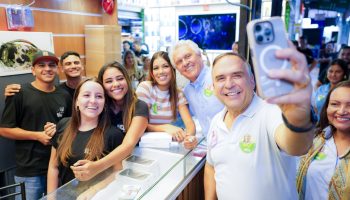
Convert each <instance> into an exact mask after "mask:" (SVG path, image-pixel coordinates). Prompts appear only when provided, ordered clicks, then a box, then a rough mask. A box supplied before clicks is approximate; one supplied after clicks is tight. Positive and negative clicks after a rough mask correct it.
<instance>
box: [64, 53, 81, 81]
mask: <svg viewBox="0 0 350 200" xmlns="http://www.w3.org/2000/svg"><path fill="white" fill-rule="evenodd" d="M83 69H84V67H83V65H82V63H81V60H80V58H79V57H77V56H75V55H69V56H67V57H66V58H65V59H64V60H63V61H62V72H63V73H64V74H65V75H66V77H67V78H75V77H80V76H81V75H82V72H83Z"/></svg>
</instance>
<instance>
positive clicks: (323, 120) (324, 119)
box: [316, 80, 350, 135]
mask: <svg viewBox="0 0 350 200" xmlns="http://www.w3.org/2000/svg"><path fill="white" fill-rule="evenodd" d="M341 87H345V88H350V81H349V80H347V81H343V82H340V83H338V84H337V85H336V86H335V87H334V88H332V89H331V90H330V91H329V92H328V95H327V97H326V100H325V102H324V104H323V107H322V109H321V113H320V120H319V121H318V124H317V126H316V135H319V134H321V133H322V131H323V129H325V128H326V127H327V126H330V127H331V129H332V133H333V132H334V131H335V130H336V128H335V127H334V126H333V125H331V124H329V121H328V116H327V109H328V104H329V100H330V96H331V94H332V93H333V91H334V90H336V89H337V88H341Z"/></svg>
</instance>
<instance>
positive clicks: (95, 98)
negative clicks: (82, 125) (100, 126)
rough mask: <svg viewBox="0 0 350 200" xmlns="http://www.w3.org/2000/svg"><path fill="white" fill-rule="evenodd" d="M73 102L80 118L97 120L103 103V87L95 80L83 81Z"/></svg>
mask: <svg viewBox="0 0 350 200" xmlns="http://www.w3.org/2000/svg"><path fill="white" fill-rule="evenodd" d="M75 104H76V107H77V109H78V110H79V111H80V117H81V119H82V120H85V119H89V120H91V119H93V120H95V119H96V120H98V116H99V115H100V114H101V112H102V111H103V108H104V105H105V96H104V90H103V87H102V86H101V85H100V84H99V83H97V82H93V81H87V82H85V83H84V84H83V85H82V86H81V87H80V89H79V94H78V96H77V99H76V102H75Z"/></svg>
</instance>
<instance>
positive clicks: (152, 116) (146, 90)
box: [136, 81, 188, 124]
mask: <svg viewBox="0 0 350 200" xmlns="http://www.w3.org/2000/svg"><path fill="white" fill-rule="evenodd" d="M136 94H137V96H138V98H139V99H140V100H142V101H144V102H146V103H147V105H148V108H149V123H150V124H169V123H171V122H173V121H175V119H174V118H173V114H172V111H171V105H170V99H169V98H170V94H169V91H162V90H160V89H159V88H158V87H157V86H156V85H154V86H153V85H152V83H151V82H150V81H143V82H141V83H140V84H139V86H138V87H137V89H136ZM184 104H188V103H187V100H186V98H185V96H184V94H183V92H182V91H180V90H178V102H177V106H178V107H179V106H180V105H184Z"/></svg>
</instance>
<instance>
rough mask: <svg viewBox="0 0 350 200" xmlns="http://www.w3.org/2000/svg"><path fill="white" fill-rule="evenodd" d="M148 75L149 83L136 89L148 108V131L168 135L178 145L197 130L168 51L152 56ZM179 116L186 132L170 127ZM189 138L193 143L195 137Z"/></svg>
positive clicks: (144, 83) (173, 126)
mask: <svg viewBox="0 0 350 200" xmlns="http://www.w3.org/2000/svg"><path fill="white" fill-rule="evenodd" d="M149 73H150V75H149V78H150V81H144V82H141V83H140V85H139V86H138V88H137V90H136V93H137V96H138V98H139V99H141V100H143V101H144V102H146V103H147V105H148V108H149V116H150V121H149V124H148V126H147V130H148V131H155V132H158V131H161V132H167V133H169V134H171V135H172V137H173V139H174V140H176V141H178V142H182V141H183V140H184V139H185V137H186V136H194V135H195V132H196V127H195V124H194V122H193V120H192V117H191V115H190V112H189V109H188V107H187V104H188V103H187V100H186V98H185V96H184V94H183V92H182V91H181V90H179V89H178V87H177V85H176V72H175V69H174V68H173V67H172V65H171V63H170V59H169V56H168V53H167V52H164V51H159V52H156V53H155V54H154V55H153V57H152V59H151V63H150V71H149ZM178 113H179V114H180V116H181V118H182V120H183V122H184V124H185V128H186V130H184V129H183V128H181V127H178V126H175V125H173V124H172V123H174V122H175V121H176V119H177V116H178ZM191 138H193V140H194V137H191ZM191 140H192V139H191Z"/></svg>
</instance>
